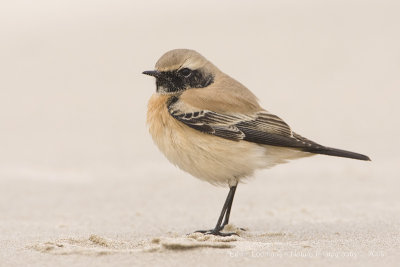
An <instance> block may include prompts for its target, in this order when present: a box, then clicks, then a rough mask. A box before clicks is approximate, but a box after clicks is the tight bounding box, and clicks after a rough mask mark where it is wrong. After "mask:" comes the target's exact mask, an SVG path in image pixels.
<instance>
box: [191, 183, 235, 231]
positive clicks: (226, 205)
mask: <svg viewBox="0 0 400 267" xmlns="http://www.w3.org/2000/svg"><path fill="white" fill-rule="evenodd" d="M236 187H237V185H234V186H231V187H230V189H229V193H228V196H227V197H226V200H225V203H224V206H223V207H222V211H221V214H220V215H219V218H218V221H217V225H216V226H215V228H214V229H212V230H208V231H205V230H200V231H196V232H200V233H204V234H211V235H220V236H230V235H234V234H235V233H221V230H222V229H223V228H224V226H225V225H227V224H228V222H229V215H230V213H231V208H232V203H233V197H234V196H235V192H236ZM224 217H225V219H224ZM222 220H224V223H222Z"/></svg>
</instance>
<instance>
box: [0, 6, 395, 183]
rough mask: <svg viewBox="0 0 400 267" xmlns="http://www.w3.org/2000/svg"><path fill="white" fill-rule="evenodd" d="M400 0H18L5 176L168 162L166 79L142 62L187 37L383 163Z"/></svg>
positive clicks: (337, 142)
mask: <svg viewBox="0 0 400 267" xmlns="http://www.w3.org/2000/svg"><path fill="white" fill-rule="evenodd" d="M399 5H400V4H399V2H398V1H336V0H335V1H294V0H293V1H290V0H285V1H246V2H245V1H218V2H215V1H196V2H190V1H188V2H185V1H140V2H139V1H121V0H117V1H88V0H84V1H53V0H52V1H45V0H41V1H5V2H3V3H2V8H1V11H0V29H1V32H2V34H1V36H0V38H1V41H0V53H1V62H0V73H1V79H0V88H1V89H0V127H1V131H0V136H1V138H0V147H1V149H0V164H1V165H0V175H1V179H4V178H16V177H22V176H23V177H24V178H27V177H32V178H33V177H39V176H41V177H44V176H46V177H48V178H49V179H61V178H62V177H65V178H67V179H72V178H71V176H72V177H75V176H76V177H77V179H81V178H82V176H90V177H96V176H99V175H104V174H106V175H110V174H115V172H118V173H119V174H121V175H130V176H133V175H135V174H137V171H138V168H142V167H143V166H144V165H143V164H150V165H153V164H156V165H157V164H164V163H165V162H166V160H165V159H164V158H163V156H162V155H161V154H160V153H158V151H157V148H156V147H155V146H154V145H153V144H152V141H151V138H150V136H149V134H148V132H147V129H146V126H145V116H146V105H147V100H148V99H149V97H150V96H151V94H152V93H154V91H155V85H154V80H152V79H151V78H149V77H145V76H144V75H142V74H141V72H142V71H144V70H149V69H152V68H153V66H154V64H155V62H156V60H157V59H158V58H159V57H160V56H161V55H162V54H163V53H164V52H166V51H168V50H170V49H174V48H190V49H195V50H197V51H198V52H200V53H202V54H203V55H204V56H205V57H207V58H208V59H209V60H211V61H212V62H214V63H215V64H216V65H217V66H218V67H219V68H220V69H222V70H223V71H224V72H226V73H228V74H229V75H231V76H232V77H234V78H235V79H237V80H239V81H240V82H242V83H243V84H245V85H246V86H247V87H248V88H250V89H251V90H252V91H253V92H254V93H255V94H256V95H257V96H258V97H259V99H260V101H261V103H262V105H263V106H264V107H265V108H266V109H267V110H270V111H271V112H273V113H275V114H277V115H279V116H280V117H282V118H283V119H285V120H286V121H287V122H288V123H289V125H291V126H292V127H293V129H294V130H295V131H296V132H299V133H300V134H302V135H304V136H306V137H309V138H310V139H312V140H316V141H317V142H320V143H322V144H326V145H330V146H334V147H339V148H344V149H349V150H354V151H357V152H361V153H365V154H368V155H369V156H370V157H371V158H372V159H373V160H374V163H373V164H384V163H385V162H388V161H391V160H394V159H398V158H399V156H398V155H397V149H398V147H399V143H400V141H399V138H398V136H399V134H400V126H399V125H398V118H397V116H398V115H399V111H400V108H399V105H398V101H399V95H400V94H399V88H400V75H399V74H400V49H399V47H400V26H399V23H400V18H399V15H398V14H399ZM329 160H331V159H327V158H325V157H319V159H317V161H321V162H325V163H326V162H329ZM305 162H307V163H311V162H312V164H314V163H315V162H316V161H315V159H313V160H310V159H306V160H305V161H303V163H305ZM337 164H339V165H348V166H354V165H357V164H358V163H354V162H352V161H346V160H341V161H340V163H339V162H338V163H337ZM364 167H365V165H363V168H364ZM285 168H290V167H289V166H285ZM54 174H57V175H54ZM56 176H58V177H56ZM132 179H134V177H132Z"/></svg>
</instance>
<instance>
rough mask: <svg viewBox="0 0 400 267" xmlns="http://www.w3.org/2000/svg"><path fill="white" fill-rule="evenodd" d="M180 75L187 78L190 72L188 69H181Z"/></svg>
mask: <svg viewBox="0 0 400 267" xmlns="http://www.w3.org/2000/svg"><path fill="white" fill-rule="evenodd" d="M180 73H181V74H182V75H183V76H185V77H189V76H190V74H191V73H192V71H191V70H190V69H188V68H183V69H181V70H180Z"/></svg>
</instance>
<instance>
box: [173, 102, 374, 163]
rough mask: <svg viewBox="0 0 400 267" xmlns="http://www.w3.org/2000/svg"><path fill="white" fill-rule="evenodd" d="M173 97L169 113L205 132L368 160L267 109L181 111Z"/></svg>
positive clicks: (237, 139) (236, 139) (230, 138)
mask: <svg viewBox="0 0 400 267" xmlns="http://www.w3.org/2000/svg"><path fill="white" fill-rule="evenodd" d="M176 101H177V100H175V101H174V102H171V103H170V104H169V105H168V110H169V113H170V114H171V115H172V116H173V117H174V118H175V119H177V120H178V121H180V122H182V123H184V124H186V125H187V126H189V127H192V128H193V129H196V130H198V131H201V132H204V133H207V134H212V135H215V136H219V137H222V138H225V139H229V140H234V141H240V140H245V141H248V142H253V143H257V144H263V145H271V146H281V147H291V148H298V149H300V150H303V151H306V152H310V153H316V154H325V155H330V156H336V157H345V158H353V159H359V160H370V159H369V157H368V156H365V155H362V154H358V153H355V152H351V151H346V150H341V149H336V148H330V147H326V146H322V145H319V144H317V143H315V142H313V141H311V140H309V139H307V138H304V137H302V136H301V135H299V134H296V133H295V132H293V131H292V130H291V129H290V127H289V125H287V124H286V123H285V122H284V121H283V120H282V119H281V118H279V117H278V116H276V115H273V114H271V113H269V112H267V111H260V112H258V113H256V114H254V115H252V116H249V115H242V114H220V113H216V112H213V111H207V110H202V111H196V112H189V113H187V112H186V113H185V112H182V111H181V110H179V108H178V106H177V105H174V104H175V103H176Z"/></svg>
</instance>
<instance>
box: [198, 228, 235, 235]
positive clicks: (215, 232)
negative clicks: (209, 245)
mask: <svg viewBox="0 0 400 267" xmlns="http://www.w3.org/2000/svg"><path fill="white" fill-rule="evenodd" d="M221 230H222V229H212V230H198V231H195V233H202V234H205V235H215V236H232V235H238V234H237V233H223V232H221Z"/></svg>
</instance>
